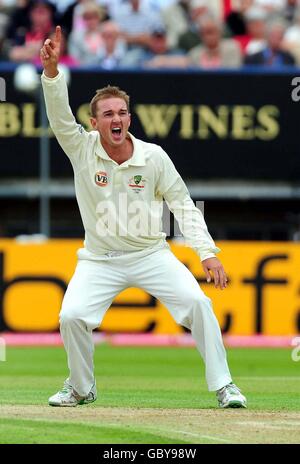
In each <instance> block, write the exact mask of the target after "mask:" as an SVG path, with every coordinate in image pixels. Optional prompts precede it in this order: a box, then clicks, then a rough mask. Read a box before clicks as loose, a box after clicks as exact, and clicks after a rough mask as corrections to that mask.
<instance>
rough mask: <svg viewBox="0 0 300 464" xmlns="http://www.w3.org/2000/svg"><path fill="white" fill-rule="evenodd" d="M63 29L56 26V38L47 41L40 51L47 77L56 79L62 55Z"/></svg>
mask: <svg viewBox="0 0 300 464" xmlns="http://www.w3.org/2000/svg"><path fill="white" fill-rule="evenodd" d="M60 44H61V27H60V26H56V29H55V38H54V39H46V40H45V42H44V45H43V46H42V48H41V51H40V57H41V62H42V65H43V67H44V70H45V74H46V76H47V77H55V76H56V74H57V73H58V70H57V65H58V61H59V55H60Z"/></svg>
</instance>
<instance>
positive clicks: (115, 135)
mask: <svg viewBox="0 0 300 464" xmlns="http://www.w3.org/2000/svg"><path fill="white" fill-rule="evenodd" d="M111 133H112V136H113V138H114V139H120V138H121V135H122V129H121V127H113V128H112V130H111Z"/></svg>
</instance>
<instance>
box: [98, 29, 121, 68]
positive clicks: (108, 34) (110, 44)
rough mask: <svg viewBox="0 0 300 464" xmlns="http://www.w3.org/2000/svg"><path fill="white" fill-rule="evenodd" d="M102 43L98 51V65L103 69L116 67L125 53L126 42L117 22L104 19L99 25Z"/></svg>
mask: <svg viewBox="0 0 300 464" xmlns="http://www.w3.org/2000/svg"><path fill="white" fill-rule="evenodd" d="M101 34H102V38H103V44H102V47H101V48H100V51H99V63H98V64H99V66H100V67H101V68H103V69H115V68H118V67H119V66H120V65H121V63H122V60H123V59H124V56H125V54H126V43H125V42H124V40H123V39H122V38H121V31H120V28H119V26H118V24H117V23H115V22H113V21H105V22H104V23H102V25H101Z"/></svg>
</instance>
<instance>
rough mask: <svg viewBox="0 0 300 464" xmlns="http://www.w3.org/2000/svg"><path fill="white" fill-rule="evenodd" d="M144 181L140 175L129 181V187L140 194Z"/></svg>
mask: <svg viewBox="0 0 300 464" xmlns="http://www.w3.org/2000/svg"><path fill="white" fill-rule="evenodd" d="M145 183H146V179H144V178H143V176H141V175H139V174H138V175H136V176H133V177H131V178H130V179H129V184H128V185H129V187H130V188H131V190H133V191H134V192H136V193H139V192H141V191H142V190H143V189H144V188H145Z"/></svg>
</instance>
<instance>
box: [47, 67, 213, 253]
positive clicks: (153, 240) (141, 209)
mask: <svg viewBox="0 0 300 464" xmlns="http://www.w3.org/2000/svg"><path fill="white" fill-rule="evenodd" d="M42 85H43V90H44V95H45V101H46V109H47V115H48V119H49V122H50V126H51V128H52V130H53V132H54V134H55V136H56V138H57V140H58V142H59V144H60V145H61V147H62V149H63V150H64V152H65V153H66V154H67V156H68V157H69V159H70V161H71V163H72V166H73V170H74V179H75V190H76V198H77V202H78V205H79V210H80V214H81V218H82V221H83V225H84V229H85V241H84V246H85V249H86V250H87V251H88V252H90V253H92V254H94V255H96V256H99V258H100V257H102V256H103V255H107V254H108V255H109V253H110V252H118V251H120V252H132V251H141V250H145V249H147V248H149V249H151V248H152V247H156V246H158V247H159V246H165V245H166V234H165V233H164V232H163V231H162V221H161V216H162V206H163V199H165V201H166V203H167V205H168V207H169V208H170V210H171V211H172V212H173V213H174V216H175V218H176V219H177V221H178V224H179V228H180V230H181V232H182V233H183V236H184V238H185V241H186V243H187V244H188V245H189V246H191V247H192V248H193V249H194V250H195V251H196V252H197V253H198V255H199V256H200V259H201V260H204V259H206V258H210V257H213V256H215V253H218V252H219V251H220V249H219V248H217V247H216V246H215V243H214V241H213V239H212V238H211V236H210V234H209V232H208V230H207V227H206V224H205V221H204V218H203V215H202V213H201V211H200V210H199V209H198V208H196V206H195V205H194V203H193V201H192V199H191V197H190V195H189V192H188V190H187V187H186V185H185V183H184V182H183V180H182V178H181V176H180V175H179V174H178V172H177V171H176V169H175V167H174V164H173V163H172V161H171V159H170V158H169V156H168V155H167V154H166V153H165V152H164V150H163V149H162V148H161V147H160V146H158V145H155V144H152V143H146V142H143V141H142V140H139V139H136V138H135V137H134V136H133V135H132V134H128V136H129V137H130V138H131V140H132V142H133V147H134V148H133V155H132V157H131V158H130V159H129V160H127V161H125V162H124V163H122V164H121V165H119V164H118V163H116V162H115V161H114V160H112V159H111V158H110V157H109V156H108V154H107V153H106V151H105V150H104V148H103V147H102V145H101V142H100V136H99V133H98V132H97V131H90V132H87V131H86V130H85V129H84V128H83V127H82V126H81V125H80V124H77V123H76V121H75V118H74V116H73V114H72V111H71V109H70V107H69V97H68V89H67V85H66V82H65V78H64V75H63V74H62V73H61V72H59V74H58V75H57V76H56V77H54V78H48V77H46V76H45V75H44V74H43V75H42Z"/></svg>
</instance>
